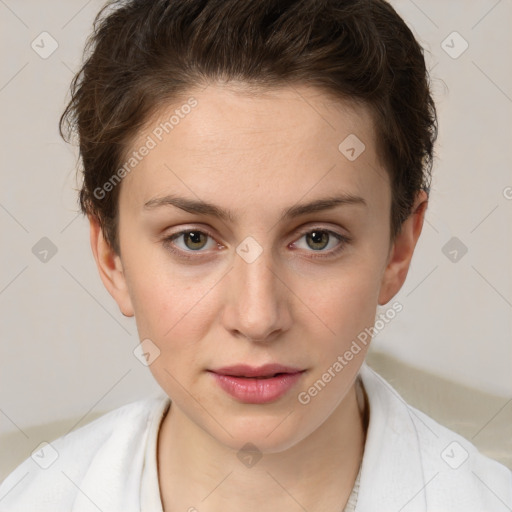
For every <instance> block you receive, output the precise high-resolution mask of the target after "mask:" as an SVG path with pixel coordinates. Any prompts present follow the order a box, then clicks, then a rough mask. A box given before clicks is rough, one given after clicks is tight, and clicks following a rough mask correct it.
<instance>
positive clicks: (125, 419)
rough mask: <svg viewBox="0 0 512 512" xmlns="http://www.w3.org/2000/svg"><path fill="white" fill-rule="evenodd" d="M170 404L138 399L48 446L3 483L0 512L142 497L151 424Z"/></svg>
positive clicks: (157, 398) (158, 399)
mask: <svg viewBox="0 0 512 512" xmlns="http://www.w3.org/2000/svg"><path fill="white" fill-rule="evenodd" d="M168 401H169V399H168V397H167V395H165V394H155V395H152V396H149V397H147V398H144V399H142V400H137V401H134V402H132V403H129V404H126V405H124V406H122V407H119V408H117V409H115V410H113V411H110V412H109V413H107V414H104V415H103V416H101V417H99V418H97V419H96V420H94V421H92V422H90V423H88V424H87V425H85V426H83V427H81V428H79V429H77V430H75V431H72V432H70V433H69V434H66V435H64V436H61V437H59V438H58V439H55V440H54V441H51V442H50V443H47V444H45V445H43V446H42V447H41V449H40V450H38V451H37V452H34V453H33V454H32V455H31V457H28V458H27V459H26V460H24V461H23V462H22V463H21V464H20V465H19V466H18V467H16V468H15V469H14V471H13V472H12V473H10V474H9V475H8V477H7V478H6V479H5V480H4V481H3V482H2V484H0V511H1V512H3V511H9V512H15V511H16V512H18V511H19V512H22V511H25V510H27V511H29V510H30V511H34V510H38V511H41V512H43V511H46V510H48V511H50V510H52V511H54V510H56V508H55V507H57V506H58V509H59V510H84V511H85V510H89V509H90V510H97V505H96V502H98V503H99V502H101V503H102V504H109V505H110V504H112V505H113V504H114V503H115V499H117V498H116V497H115V495H116V494H119V493H122V494H125V499H126V498H127V497H128V495H132V494H133V493H138V486H137V485H133V484H134V483H135V482H136V481H137V479H139V480H140V475H141V472H142V466H143V461H144V449H145V444H146V443H145V441H146V436H147V432H148V426H149V424H150V423H151V421H152V419H153V418H154V416H155V415H156V414H158V412H159V411H161V410H162V409H163V408H165V406H166V404H167V403H168ZM106 489H108V493H107V492H106ZM107 494H108V496H107ZM137 496H138V494H137ZM134 498H136V496H131V498H130V499H131V502H132V503H138V501H136V500H134ZM130 499H127V503H130ZM79 503H83V506H79ZM104 510H105V512H106V510H108V509H104ZM126 510H131V508H126Z"/></svg>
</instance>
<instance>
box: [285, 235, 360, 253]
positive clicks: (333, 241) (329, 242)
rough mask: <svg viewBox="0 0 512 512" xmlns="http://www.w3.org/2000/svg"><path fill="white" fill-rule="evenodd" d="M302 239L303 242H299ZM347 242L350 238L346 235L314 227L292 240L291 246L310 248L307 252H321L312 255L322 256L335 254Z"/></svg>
mask: <svg viewBox="0 0 512 512" xmlns="http://www.w3.org/2000/svg"><path fill="white" fill-rule="evenodd" d="M302 239H304V241H305V244H301V243H299V242H300V240H302ZM349 242H350V238H349V237H348V236H345V235H342V234H340V233H336V232H335V231H331V230H329V229H324V228H314V229H310V230H308V231H305V232H303V233H302V236H301V237H300V238H299V241H298V242H294V243H293V244H292V246H293V247H296V248H299V249H306V250H308V249H310V250H309V251H308V252H316V253H321V254H318V255H314V256H313V257H315V258H316V257H320V258H323V257H330V256H335V255H336V254H338V253H339V252H340V251H342V250H343V249H344V247H345V245H346V244H347V243H349Z"/></svg>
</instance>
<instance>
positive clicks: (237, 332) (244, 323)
mask: <svg viewBox="0 0 512 512" xmlns="http://www.w3.org/2000/svg"><path fill="white" fill-rule="evenodd" d="M281 274H282V271H281ZM284 281H285V280H284V276H283V275H280V272H279V269H277V268H276V267H275V265H273V262H272V258H271V255H267V254H266V253H265V251H263V253H262V254H260V256H259V257H258V258H257V259H256V260H255V261H252V262H251V263H248V262H247V261H245V260H244V259H243V258H241V257H239V256H238V255H236V257H235V262H234V268H233V269H232V270H231V272H229V282H228V286H227V289H228V292H227V294H228V297H227V300H226V303H225V304H226V306H225V308H224V311H223V322H224V327H225V328H226V329H227V330H228V331H229V332H230V333H231V334H232V335H233V336H236V337H240V338H247V339H249V340H250V341H253V342H270V341H272V340H274V339H276V338H277V337H279V335H280V334H282V333H283V332H285V331H286V330H288V329H289V327H290V325H291V314H290V304H289V300H290V293H291V292H290V291H289V289H288V288H287V286H286V285H285V284H284Z"/></svg>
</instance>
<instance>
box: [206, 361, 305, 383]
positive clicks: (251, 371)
mask: <svg viewBox="0 0 512 512" xmlns="http://www.w3.org/2000/svg"><path fill="white" fill-rule="evenodd" d="M208 371H211V372H213V373H216V374H217V375H225V376H227V377H239V378H247V379H272V378H274V377H279V376H281V375H289V374H295V373H301V372H303V371H305V370H303V369H301V368H296V367H292V366H284V365H281V364H277V363H271V364H265V365H263V366H259V367H252V366H249V365H245V364H237V365H232V366H224V367H222V368H217V369H215V370H208Z"/></svg>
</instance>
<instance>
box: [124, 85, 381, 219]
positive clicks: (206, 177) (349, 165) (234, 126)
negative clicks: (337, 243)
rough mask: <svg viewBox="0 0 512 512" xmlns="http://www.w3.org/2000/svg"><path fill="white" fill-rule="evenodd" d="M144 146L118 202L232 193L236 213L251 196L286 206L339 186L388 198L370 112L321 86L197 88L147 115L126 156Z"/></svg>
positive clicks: (220, 196) (226, 196)
mask: <svg viewBox="0 0 512 512" xmlns="http://www.w3.org/2000/svg"><path fill="white" fill-rule="evenodd" d="M144 146H147V147H151V148H150V149H149V150H148V151H144V153H145V156H143V157H142V158H140V160H139V161H138V162H137V164H136V166H135V167H134V169H133V171H131V172H129V174H128V175H127V176H126V177H125V178H124V183H123V187H122V189H124V190H123V191H122V193H121V198H120V201H125V202H129V203H130V204H132V205H135V204H137V205H138V206H140V207H142V206H143V204H144V203H145V202H147V201H148V200H149V199H152V198H153V197H155V196H157V195H163V194H164V193H165V192H167V193H171V192H172V193H176V192H177V190H179V191H180V193H181V195H184V194H186V195H188V196H189V197H193V196H196V198H204V199H206V198H212V197H217V198H218V199H219V200H222V201H224V202H225V200H226V199H227V200H229V203H230V209H232V210H235V211H236V210H237V208H238V209H243V208H244V206H246V204H247V200H248V199H250V200H252V201H259V203H260V204H266V203H270V202H277V203H280V205H281V206H283V205H285V204H286V205H289V204H293V203H296V202H297V201H299V199H300V198H301V197H302V196H305V195H306V194H307V195H310V196H311V198H313V196H314V195H315V194H317V195H318V194H321V193H322V191H323V192H331V191H333V189H334V188H336V190H337V191H342V192H344V193H348V194H353V195H359V196H361V195H365V196H366V198H367V199H368V200H369V201H371V200H372V196H373V195H376V194H377V195H379V194H380V195H381V196H384V197H383V199H384V203H385V199H386V198H385V195H386V194H384V195H383V194H382V190H383V188H385V187H386V186H387V185H388V180H387V173H386V172H385V170H384V168H383V167H382V165H381V163H380V161H379V157H378V155H377V150H376V140H375V129H374V123H373V119H372V117H371V114H370V112H369V110H368V109H367V108H366V107H364V106H363V105H357V104H355V103H349V102H347V101H341V100H335V99H334V98H333V97H332V96H329V95H327V94H325V93H323V92H322V91H320V90H318V89H316V88H311V87H305V86H286V87H280V88H276V89H260V90H255V89H248V88H247V87H244V86H243V85H239V86H236V85H235V86H233V85H232V84H230V85H221V84H215V85H213V84H211V85H209V86H207V87H206V88H204V89H202V90H201V89H193V90H190V91H189V93H188V95H184V96H183V97H182V98H180V100H176V101H174V102H173V103H172V104H168V105H165V106H164V107H162V108H160V109H159V110H158V112H157V113H156V115H153V116H152V117H151V119H149V120H148V122H147V123H146V125H145V127H144V128H143V129H142V130H141V131H140V132H139V133H138V134H137V137H136V139H135V140H134V141H133V142H132V144H130V146H129V147H128V148H127V151H126V154H125V160H128V159H129V158H130V155H132V154H133V152H134V151H137V150H138V149H140V148H142V147H144ZM354 157H355V158H354ZM277 203H276V204H277ZM377 206H378V205H377ZM380 206H382V207H385V206H386V205H385V204H382V205H380Z"/></svg>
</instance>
